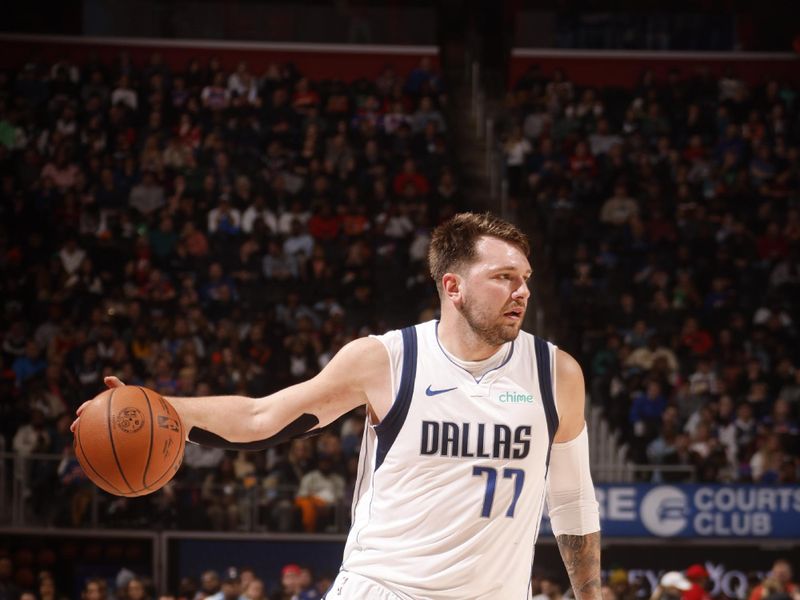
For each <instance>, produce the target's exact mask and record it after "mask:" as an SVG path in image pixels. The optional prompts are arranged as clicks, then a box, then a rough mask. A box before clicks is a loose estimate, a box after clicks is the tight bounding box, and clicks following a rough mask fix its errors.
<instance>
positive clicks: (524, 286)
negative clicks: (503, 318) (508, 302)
mask: <svg viewBox="0 0 800 600" xmlns="http://www.w3.org/2000/svg"><path fill="white" fill-rule="evenodd" d="M530 295H531V290H530V288H529V287H528V282H527V281H525V280H523V281H522V283H521V284H520V286H519V287H518V288H517V289H516V290H514V293H513V294H511V296H512V298H515V299H518V300H519V299H524V300H527V299H528V298H529V297H530Z"/></svg>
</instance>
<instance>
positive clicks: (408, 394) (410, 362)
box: [375, 327, 417, 471]
mask: <svg viewBox="0 0 800 600" xmlns="http://www.w3.org/2000/svg"><path fill="white" fill-rule="evenodd" d="M401 333H402V334H403V368H402V371H401V374H400V388H399V389H398V391H397V398H395V401H394V403H393V404H392V407H391V408H390V409H389V412H388V413H387V414H386V416H385V417H384V418H383V420H382V421H381V422H380V423H378V424H377V425H376V426H375V433H376V435H377V436H378V448H377V452H376V455H375V470H376V471H377V470H378V468H379V467H380V466H381V465H382V464H383V461H384V459H385V458H386V455H387V454H388V452H389V450H390V449H391V447H392V444H394V441H395V440H396V439H397V436H398V434H399V433H400V429H401V428H402V427H403V423H404V422H405V420H406V417H407V416H408V409H409V407H410V406H411V398H412V396H413V395H414V383H415V381H416V378H417V330H416V327H406V328H404V329H401Z"/></svg>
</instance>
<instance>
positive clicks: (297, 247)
mask: <svg viewBox="0 0 800 600" xmlns="http://www.w3.org/2000/svg"><path fill="white" fill-rule="evenodd" d="M283 252H284V254H286V255H287V256H295V255H296V254H297V253H298V252H302V253H303V255H305V257H306V258H311V253H312V252H314V238H313V237H311V234H310V233H308V232H303V233H300V234H299V235H292V236H289V237H288V238H286V241H285V242H284V243H283Z"/></svg>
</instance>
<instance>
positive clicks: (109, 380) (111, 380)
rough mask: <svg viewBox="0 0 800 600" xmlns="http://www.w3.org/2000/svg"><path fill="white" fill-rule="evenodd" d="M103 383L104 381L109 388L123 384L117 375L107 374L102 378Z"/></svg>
mask: <svg viewBox="0 0 800 600" xmlns="http://www.w3.org/2000/svg"><path fill="white" fill-rule="evenodd" d="M103 383H105V384H106V385H107V386H108V387H109V388H117V387H122V386H124V385H125V384H124V383H122V382H121V381H120V379H119V377H115V376H114V375H109V376H108V377H106V378H104V379H103Z"/></svg>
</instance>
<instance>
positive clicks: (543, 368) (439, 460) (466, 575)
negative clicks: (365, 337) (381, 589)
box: [342, 321, 558, 600]
mask: <svg viewBox="0 0 800 600" xmlns="http://www.w3.org/2000/svg"><path fill="white" fill-rule="evenodd" d="M437 327H438V321H429V322H427V323H422V324H420V325H417V326H415V327H409V328H406V329H403V330H398V331H391V332H389V333H387V334H385V335H382V336H378V339H380V340H381V341H382V342H383V343H384V345H385V346H386V348H387V349H388V351H389V355H390V359H391V364H392V372H393V374H392V378H393V380H392V385H393V389H394V390H396V396H395V401H394V403H393V405H392V407H391V409H390V410H389V413H388V414H387V415H386V417H385V418H384V419H383V421H382V422H381V423H380V424H378V425H377V426H372V425H371V424H369V423H367V427H366V430H365V432H364V439H363V442H362V446H361V456H360V460H359V477H358V480H357V482H356V488H355V492H354V500H353V509H352V510H353V525H352V527H351V529H350V534H349V536H348V539H347V545H346V547H345V551H344V561H343V564H342V569H343V570H345V571H349V572H353V573H356V574H359V575H361V576H364V577H367V578H369V579H371V580H373V581H376V582H378V583H380V584H381V585H383V586H385V587H386V588H388V589H389V590H391V591H393V592H395V593H396V594H397V595H398V596H400V597H404V598H405V597H407V598H413V599H415V600H417V599H419V600H421V599H431V600H444V599H448V600H466V599H478V598H484V599H492V600H514V599H519V600H527V599H528V598H529V597H530V575H531V565H532V562H533V548H534V543H535V542H536V537H537V535H538V531H539V524H540V522H541V517H542V507H543V505H544V497H545V485H546V478H547V467H548V462H549V454H550V446H551V444H552V440H553V436H554V435H555V431H556V429H557V428H558V416H557V412H556V406H555V401H554V390H553V383H552V381H553V378H552V373H553V367H554V364H555V363H554V359H555V354H554V353H555V346H553V345H552V344H549V343H548V342H545V341H544V340H542V339H540V338H535V337H534V336H532V335H530V334H528V333H525V332H520V334H519V336H518V337H517V339H516V340H515V341H514V342H512V343H511V347H510V350H509V353H508V355H507V356H506V358H505V359H504V361H503V362H502V363H501V364H500V365H499V366H498V367H496V368H495V369H493V370H491V371H489V372H487V373H486V374H484V375H483V376H482V377H481V378H479V379H476V378H475V377H473V376H472V375H471V374H470V373H469V372H468V371H466V370H465V369H463V368H462V367H460V366H459V365H457V364H456V363H454V362H453V361H452V360H451V359H450V358H449V357H448V356H447V355H446V354H445V353H444V351H443V349H442V347H441V346H440V344H439V340H438V336H437Z"/></svg>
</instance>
